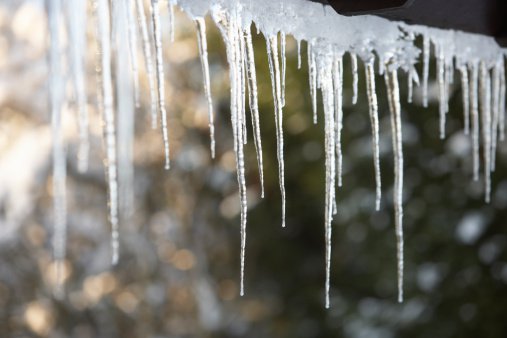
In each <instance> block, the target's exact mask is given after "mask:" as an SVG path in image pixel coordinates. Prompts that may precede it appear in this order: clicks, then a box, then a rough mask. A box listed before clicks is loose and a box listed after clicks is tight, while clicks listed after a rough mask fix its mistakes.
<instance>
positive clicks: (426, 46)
mask: <svg viewBox="0 0 507 338" xmlns="http://www.w3.org/2000/svg"><path fill="white" fill-rule="evenodd" d="M429 74H430V38H429V37H428V36H427V35H424V37H423V83H422V85H423V88H422V92H423V106H424V107H425V108H427V107H428V78H429Z"/></svg>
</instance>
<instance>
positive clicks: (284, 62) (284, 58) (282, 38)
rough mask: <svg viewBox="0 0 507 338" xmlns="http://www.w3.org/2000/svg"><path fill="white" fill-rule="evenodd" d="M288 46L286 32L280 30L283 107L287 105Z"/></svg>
mask: <svg viewBox="0 0 507 338" xmlns="http://www.w3.org/2000/svg"><path fill="white" fill-rule="evenodd" d="M286 46H287V41H286V36H285V33H284V32H280V56H281V58H282V107H285V80H286V75H287V56H286V52H285V48H286Z"/></svg>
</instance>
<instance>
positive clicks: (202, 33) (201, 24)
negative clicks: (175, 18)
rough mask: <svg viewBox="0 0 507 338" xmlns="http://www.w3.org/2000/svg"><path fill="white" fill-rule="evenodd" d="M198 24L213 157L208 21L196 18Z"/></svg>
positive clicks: (198, 39) (213, 126)
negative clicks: (207, 37) (207, 36)
mask: <svg viewBox="0 0 507 338" xmlns="http://www.w3.org/2000/svg"><path fill="white" fill-rule="evenodd" d="M195 23H196V25H197V43H198V45H199V56H200V58H201V66H202V75H203V79H204V81H203V82H204V93H205V95H206V100H207V101H208V122H209V134H210V140H211V142H210V148H211V158H215V124H214V117H213V116H214V114H213V100H212V98H211V82H210V75H209V62H208V43H207V39H206V22H205V21H204V18H201V17H200V18H196V19H195Z"/></svg>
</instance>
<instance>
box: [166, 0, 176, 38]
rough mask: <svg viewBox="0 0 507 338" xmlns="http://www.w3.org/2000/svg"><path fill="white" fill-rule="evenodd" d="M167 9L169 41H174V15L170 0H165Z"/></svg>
mask: <svg viewBox="0 0 507 338" xmlns="http://www.w3.org/2000/svg"><path fill="white" fill-rule="evenodd" d="M167 10H168V11H169V36H170V38H171V42H174V34H175V31H176V29H175V16H174V5H173V3H172V2H171V0H167Z"/></svg>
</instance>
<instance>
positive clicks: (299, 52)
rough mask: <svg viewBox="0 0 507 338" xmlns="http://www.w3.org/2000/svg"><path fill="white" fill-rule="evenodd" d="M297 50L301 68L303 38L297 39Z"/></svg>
mask: <svg viewBox="0 0 507 338" xmlns="http://www.w3.org/2000/svg"><path fill="white" fill-rule="evenodd" d="M297 46H298V47H297V50H298V52H297V53H298V69H301V40H299V39H298V40H297Z"/></svg>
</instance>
